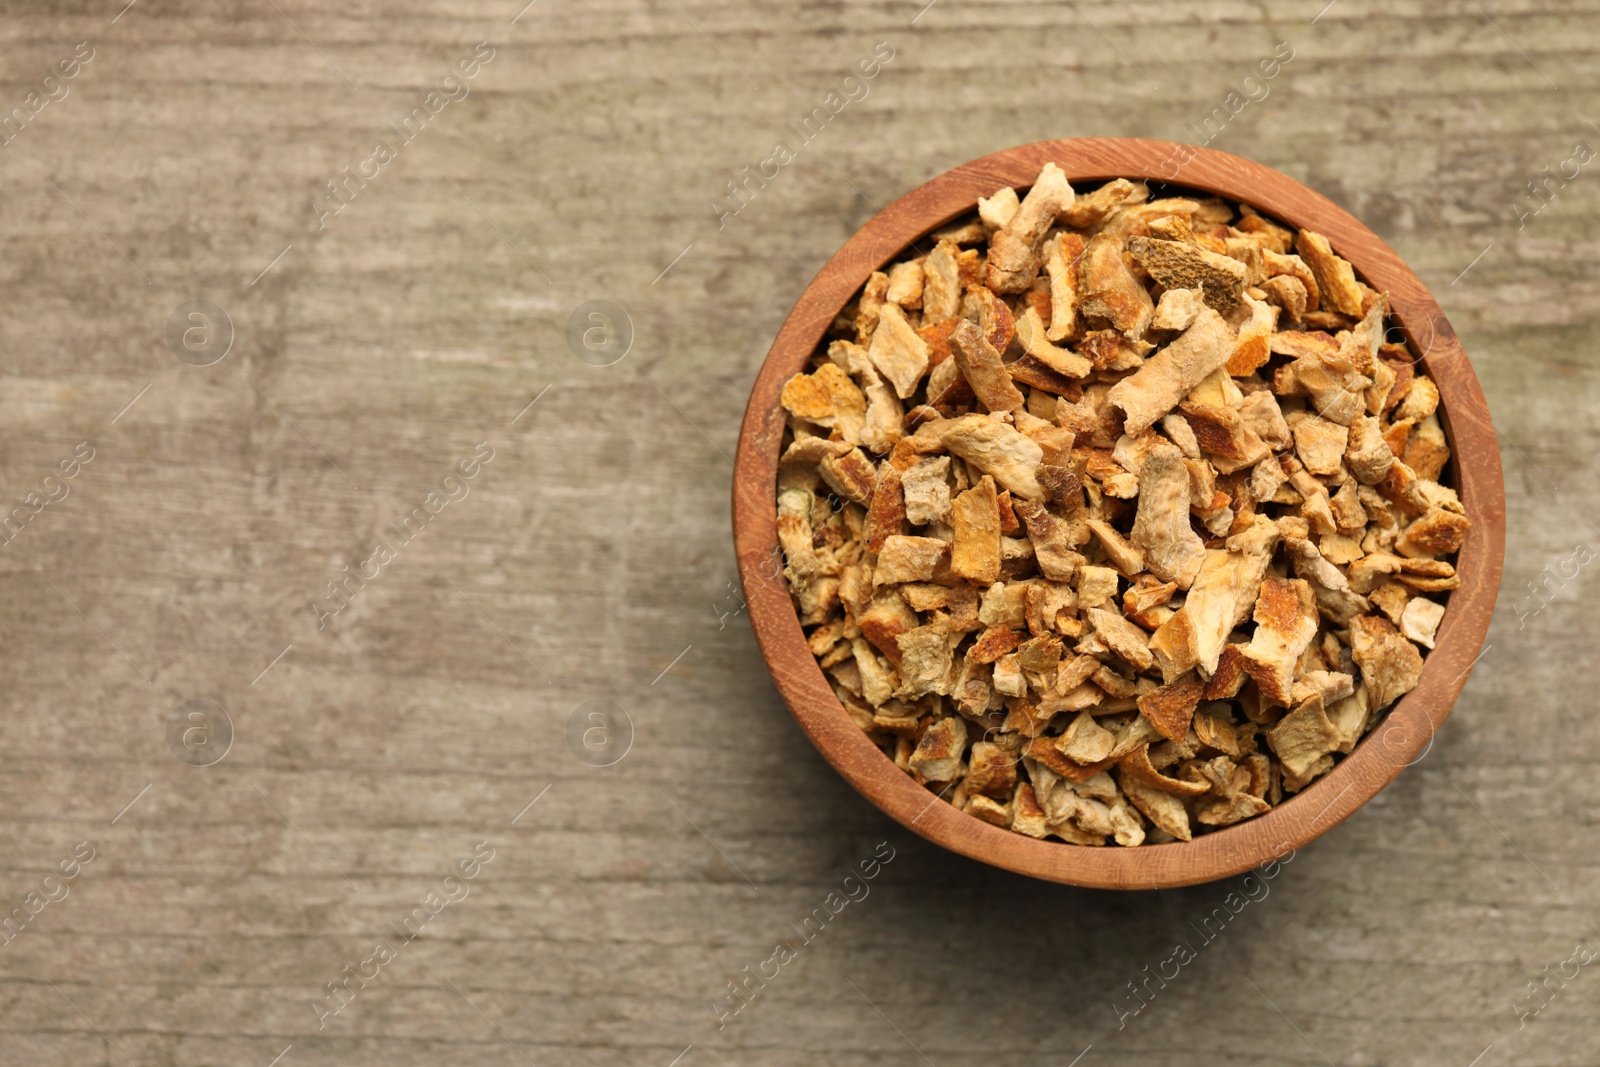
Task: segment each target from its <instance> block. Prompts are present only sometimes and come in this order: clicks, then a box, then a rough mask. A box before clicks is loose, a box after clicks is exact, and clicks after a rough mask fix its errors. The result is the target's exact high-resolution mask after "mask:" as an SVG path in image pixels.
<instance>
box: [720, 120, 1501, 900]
mask: <svg viewBox="0 0 1600 1067" xmlns="http://www.w3.org/2000/svg"><path fill="white" fill-rule="evenodd" d="M1046 162H1054V163H1056V164H1057V165H1058V166H1060V167H1061V169H1062V170H1063V171H1064V172H1065V174H1066V176H1067V178H1068V179H1069V180H1070V181H1072V182H1073V183H1074V184H1081V183H1089V182H1095V181H1103V180H1109V179H1112V178H1119V177H1120V178H1128V179H1130V180H1134V179H1144V180H1148V181H1152V182H1161V183H1164V184H1169V185H1176V186H1180V187H1183V188H1188V189H1196V190H1201V191H1204V192H1208V193H1212V194H1214V195H1217V196H1221V197H1224V198H1226V199H1228V200H1231V201H1234V202H1236V203H1240V202H1242V203H1248V204H1251V205H1253V206H1256V207H1257V208H1259V209H1260V210H1261V211H1262V212H1264V213H1265V214H1267V215H1269V216H1271V217H1273V218H1276V219H1279V220H1281V221H1283V222H1285V223H1288V224H1290V225H1292V226H1294V227H1296V228H1306V229H1311V230H1315V231H1317V232H1318V233H1321V234H1323V235H1324V236H1325V237H1327V238H1328V240H1329V242H1330V243H1331V244H1332V246H1333V248H1334V250H1335V251H1336V252H1337V253H1338V254H1339V255H1341V256H1342V257H1344V258H1345V259H1346V260H1348V261H1349V262H1350V263H1351V265H1352V266H1353V267H1354V268H1355V269H1356V271H1357V273H1358V274H1359V275H1360V276H1361V277H1362V278H1364V279H1365V280H1366V282H1367V283H1368V284H1369V285H1371V286H1372V287H1373V288H1375V289H1378V290H1380V291H1384V290H1387V291H1388V292H1389V295H1390V304H1391V306H1390V316H1391V321H1394V322H1398V323H1399V324H1400V326H1401V328H1402V331H1403V333H1404V334H1405V341H1406V345H1407V347H1408V348H1409V349H1410V351H1411V353H1412V355H1413V357H1414V358H1415V359H1417V360H1418V361H1420V362H1421V363H1422V364H1423V367H1424V369H1425V370H1426V371H1427V373H1428V375H1429V376H1430V377H1431V378H1432V379H1433V381H1434V382H1435V384H1436V385H1437V386H1438V387H1439V392H1440V405H1439V410H1440V421H1441V423H1442V425H1443V426H1444V430H1445V433H1446V435H1447V439H1448V440H1449V442H1450V445H1451V447H1452V456H1451V463H1452V464H1453V468H1454V471H1455V475H1456V488H1457V492H1458V493H1459V495H1460V497H1461V500H1462V503H1463V505H1464V506H1465V508H1466V511H1467V514H1468V515H1469V517H1471V518H1472V520H1473V522H1472V526H1471V527H1470V528H1469V530H1468V532H1467V537H1466V541H1465V543H1464V544H1463V545H1462V548H1461V551H1460V553H1459V555H1458V557H1457V563H1456V570H1457V574H1458V575H1459V576H1460V578H1461V586H1460V588H1458V589H1456V590H1454V591H1452V592H1451V594H1450V597H1449V601H1448V604H1447V610H1446V611H1445V615H1444V619H1443V622H1442V623H1441V625H1440V628H1439V632H1438V635H1437V637H1436V640H1435V647H1434V649H1433V650H1432V651H1431V652H1429V653H1427V655H1426V656H1425V658H1424V661H1423V669H1422V674H1421V676H1420V678H1419V680H1418V683H1417V686H1416V688H1414V689H1412V690H1411V692H1409V693H1407V694H1406V695H1405V696H1404V697H1402V698H1401V700H1400V702H1399V703H1398V704H1396V705H1395V706H1394V707H1393V708H1391V709H1390V710H1389V712H1388V713H1387V714H1386V715H1385V716H1384V718H1383V720H1382V722H1380V723H1379V724H1378V726H1377V727H1375V728H1374V729H1373V730H1372V731H1371V732H1370V733H1368V734H1367V735H1366V736H1365V737H1364V738H1363V739H1362V740H1361V742H1360V743H1359V744H1358V745H1357V746H1356V748H1355V750H1354V751H1353V752H1352V753H1351V754H1350V755H1348V756H1346V757H1345V758H1344V759H1342V760H1341V761H1340V762H1339V764H1338V765H1337V766H1336V767H1334V769H1333V770H1332V771H1330V772H1329V773H1328V774H1326V775H1324V776H1323V777H1322V778H1320V779H1318V780H1317V781H1316V782H1314V783H1312V784H1311V785H1310V786H1308V787H1307V788H1306V789H1304V790H1302V791H1301V792H1299V793H1297V794H1295V795H1294V796H1293V797H1291V798H1289V799H1287V800H1285V801H1283V802H1282V803H1280V804H1279V805H1278V806H1277V807H1276V808H1274V809H1272V810H1271V811H1269V812H1267V813H1266V814H1264V815H1261V816H1258V817H1256V818H1253V819H1247V820H1245V821H1243V822H1240V823H1237V824H1235V825H1233V826H1230V827H1225V828H1223V829H1220V830H1216V831H1213V832H1211V833H1207V834H1203V835H1198V836H1196V837H1195V838H1194V839H1193V840H1192V841H1188V842H1173V843H1167V844H1158V845H1140V846H1138V847H1136V848H1123V847H1119V846H1105V847H1099V848H1096V847H1092V846H1085V845H1072V844H1067V843H1065V842H1060V841H1051V840H1043V839H1035V838H1031V837H1027V836H1024V835H1022V834H1018V833H1014V832H1013V831H1011V830H1009V829H1004V828H1001V827H997V826H993V825H990V824H989V823H986V822H983V821H982V820H980V819H977V818H975V817H973V816H971V815H968V814H966V813H965V812H962V811H958V810H957V809H955V808H954V807H952V806H951V805H949V804H948V803H945V802H944V801H942V800H941V799H939V798H938V797H937V796H936V795H935V794H934V793H932V792H930V791H929V790H927V789H926V788H925V787H923V786H921V785H919V784H917V782H916V781H915V780H914V779H913V778H912V777H911V776H910V775H908V774H906V773H905V772H904V771H903V770H901V769H900V768H899V767H897V766H896V765H895V764H894V762H893V761H892V760H891V759H889V758H888V757H887V756H885V755H884V754H883V753H882V752H881V751H879V749H878V748H877V746H876V745H874V744H873V743H872V741H871V740H870V739H869V738H868V737H867V735H866V733H865V732H864V731H863V730H862V729H861V728H860V727H859V726H857V725H856V724H855V722H854V721H853V720H852V719H851V718H850V716H849V713H848V712H846V711H845V709H844V706H843V705H842V704H841V703H840V702H839V699H838V698H837V697H836V696H835V695H834V693H833V690H832V689H831V688H830V686H829V685H828V683H827V679H826V678H825V677H824V675H823V673H822V669H821V668H820V667H819V666H818V665H817V661H816V659H815V657H814V656H812V654H811V652H810V650H809V649H808V648H807V647H806V643H805V634H804V632H803V631H802V629H801V626H800V621H799V616H798V614H797V612H796V611H795V608H794V605H793V602H792V600H791V599H790V594H789V589H788V583H787V582H786V581H785V580H784V579H783V577H782V574H781V567H782V555H781V552H780V550H779V548H778V539H777V519H776V507H777V504H776V499H777V497H776V490H777V465H778V455H779V449H780V447H781V444H782V438H783V431H784V427H785V420H784V418H783V412H782V409H781V407H780V406H779V403H778V396H779V391H780V390H781V388H782V386H783V383H784V382H785V381H786V380H787V379H788V378H789V377H790V376H791V375H793V374H795V373H797V372H799V371H800V370H802V369H803V368H804V367H805V365H806V362H807V361H808V360H809V359H810V357H811V355H812V353H813V352H815V350H816V346H817V344H818V342H819V341H820V340H821V339H822V337H823V335H824V332H825V331H826V330H827V328H828V326H829V324H830V323H831V322H832V321H833V319H834V317H835V316H836V315H837V314H838V312H839V310H840V309H841V308H842V307H843V306H844V305H845V304H846V303H847V302H848V301H849V300H850V298H851V297H853V296H854V295H855V294H856V292H857V291H858V290H859V289H860V288H861V286H862V285H863V284H864V283H865V281H866V280H867V278H868V276H869V275H870V274H871V273H872V272H873V271H875V270H877V269H879V268H880V267H882V266H883V265H884V264H885V263H888V262H889V261H891V260H892V259H893V258H895V257H896V256H898V255H899V254H900V253H901V252H902V251H903V250H904V249H907V248H909V247H910V246H911V245H913V244H914V243H915V242H916V241H917V240H919V239H921V238H922V237H923V236H924V235H926V234H927V233H928V232H930V231H931V230H933V229H935V228H937V227H939V226H942V225H944V224H946V223H948V222H950V221H951V220H953V219H955V218H957V217H959V216H961V215H964V214H966V213H968V212H971V211H972V210H974V208H975V207H976V204H977V198H978V197H979V196H990V195H993V193H994V192H995V191H996V190H997V189H999V188H1000V187H1002V186H1006V185H1010V186H1013V187H1015V188H1018V189H1025V188H1027V187H1028V186H1031V185H1032V184H1033V182H1034V180H1035V178H1036V177H1037V175H1038V173H1039V169H1040V168H1041V167H1042V166H1043V165H1044V164H1045V163H1046ZM1169 171H1171V172H1172V173H1170V174H1169V173H1168V172H1169ZM1419 332H1420V333H1421V334H1423V335H1425V336H1426V343H1423V342H1422V341H1421V340H1420V339H1419V336H1418V335H1419ZM733 532H734V545H735V550H736V553H737V560H738V567H739V576H740V580H741V582H742V583H743V586H744V592H745V600H746V603H747V604H748V607H749V612H748V614H749V616H750V623H751V626H752V628H753V629H754V631H755V635H756V640H757V643H758V645H759V646H760V648H761V652H762V655H763V657H764V658H765V660H766V662H767V665H768V668H769V669H770V670H771V673H772V676H773V680H774V681H775V682H776V683H777V686H778V689H779V691H780V692H781V693H782V695H783V697H784V700H785V701H786V703H787V704H788V706H789V709H790V711H791V713H792V714H793V715H794V717H795V719H796V721H797V722H798V723H799V724H800V727H801V729H802V730H803V731H804V732H805V734H806V736H807V737H809V738H810V739H811V742H812V744H814V745H815V746H816V748H817V750H818V751H819V752H820V753H821V754H822V756H823V758H824V759H826V760H827V761H828V762H829V763H830V764H831V765H832V766H833V767H834V769H835V770H837V771H838V772H839V773H840V774H841V775H843V776H844V778H845V780H846V781H848V782H849V783H850V784H851V786H853V787H854V788H855V789H856V790H857V792H859V793H861V794H862V795H863V796H864V797H866V798H867V800H869V801H871V802H872V803H873V804H874V805H875V806H877V807H878V808H879V809H880V810H882V811H883V812H884V813H885V814H887V815H889V816H890V817H891V818H893V819H894V820H895V821H896V822H898V823H900V824H901V825H902V826H905V827H906V828H907V829H909V830H911V831H913V832H915V833H917V834H918V835H920V836H922V837H924V838H926V839H927V840H929V841H932V842H934V843H935V844H938V845H942V846H943V847H945V848H947V849H950V850H951V851H954V852H957V853H960V854H962V855H964V856H967V857H969V858H971V859H975V860H978V861H980V862H983V863H988V864H991V865H993V866H997V867H1001V868H1004V869H1006V870H1010V871H1014V872H1016V873H1018V874H1025V875H1029V876H1031V877H1035V878H1040V879H1045V880H1048V881H1053V882H1061V883H1066V884H1071V885H1079V886H1085V887H1091V888H1102V889H1156V888H1169V887H1176V886H1184V885H1193V884H1196V883H1200V882H1208V881H1214V880H1216V879H1219V878H1226V877H1229V876H1231V875H1236V874H1240V873H1242V872H1244V871H1247V870H1250V869H1251V868H1255V867H1259V866H1262V865H1263V864H1267V863H1270V862H1272V861H1273V860H1281V859H1283V858H1284V857H1287V856H1292V855H1293V853H1294V851H1295V850H1297V849H1299V848H1300V847H1302V846H1304V845H1305V844H1307V843H1308V842H1310V841H1312V840H1314V839H1315V838H1317V837H1319V836H1321V835H1322V834H1323V833H1326V832H1327V831H1328V830H1329V829H1331V828H1332V827H1334V826H1335V825H1337V824H1338V823H1340V822H1341V821H1343V820H1344V819H1345V818H1347V817H1348V816H1349V815H1351V814H1352V813H1353V812H1354V811H1355V810H1356V809H1357V808H1359V807H1360V806H1361V805H1363V804H1365V803H1366V802H1367V801H1368V800H1370V799H1371V798H1372V797H1373V796H1375V795H1376V794H1377V793H1378V792H1379V791H1380V790H1382V789H1383V788H1384V787H1385V786H1386V785H1388V784H1389V782H1391V781H1393V780H1394V778H1395V777H1396V776H1397V775H1398V774H1399V773H1400V772H1401V771H1402V770H1404V769H1405V768H1406V767H1407V766H1410V765H1411V764H1413V763H1416V762H1418V761H1419V760H1421V759H1422V758H1423V757H1424V756H1426V755H1427V753H1428V751H1430V750H1431V748H1432V744H1433V739H1434V735H1435V733H1436V732H1437V730H1438V728H1439V726H1440V725H1441V724H1442V723H1443V722H1444V720H1445V718H1446V716H1448V715H1449V713H1450V709H1451V706H1452V705H1453V703H1454V702H1455V699H1456V697H1457V696H1458V695H1459V694H1460V692H1461V689H1462V687H1463V686H1464V685H1465V684H1466V679H1467V676H1468V674H1469V673H1470V672H1471V670H1472V667H1473V666H1474V665H1475V664H1476V663H1477V659H1478V657H1479V649H1480V647H1481V646H1482V644H1483V639H1484V636H1485V634H1486V633H1487V631H1488V627H1489V622H1490V617H1491V615H1492V612H1493V609H1494V600H1495V596H1496V593H1497V592H1498V589H1499V584H1500V572H1501V567H1502V564H1503V561H1504V556H1505V489H1504V479H1503V475H1502V472H1501V467H1500V454H1499V448H1498V445H1497V443H1496V431H1495V429H1494V426H1493V424H1492V422H1491V420H1490V416H1489V411H1488V406H1487V403H1486V401H1485V399H1484V395H1483V390H1482V388H1481V386H1480V385H1479V383H1478V379H1477V376H1476V375H1475V374H1474V373H1473V370H1472V365H1471V363H1470V362H1469V361H1468V359H1467V355H1466V352H1465V351H1464V349H1463V348H1462V346H1461V343H1460V341H1459V339H1458V338H1457V336H1456V333H1455V331H1454V329H1452V328H1451V326H1450V323H1449V321H1448V320H1447V319H1446V318H1445V316H1444V313H1443V311H1442V310H1440V308H1439V305H1438V303H1437V302H1436V301H1435V300H1434V298H1433V296H1432V294H1430V293H1429V291H1428V289H1427V287H1426V286H1425V285H1424V284H1423V283H1422V280H1421V279H1420V278H1418V277H1417V275H1416V274H1415V273H1414V272H1412V270H1411V269H1410V268H1409V267H1407V266H1406V265H1405V264H1404V262H1402V261H1401V259H1400V257H1399V256H1398V255H1397V254H1396V253H1395V252H1394V251H1393V250H1392V249H1391V248H1390V247H1389V246H1388V245H1387V244H1386V243H1384V241H1383V240H1382V239H1381V238H1379V237H1378V236H1377V235H1376V234H1375V233H1373V232H1372V231H1371V230H1369V229H1368V228H1367V227H1366V226H1364V225H1363V224H1362V223H1361V222H1359V221H1358V220H1357V219H1356V218H1355V217H1354V216H1352V215H1351V214H1349V213H1348V212H1346V211H1345V210H1344V209H1343V208H1341V207H1339V206H1338V205H1337V204H1335V203H1333V201H1331V200H1329V199H1327V198H1326V197H1324V196H1322V195H1321V194H1320V193H1317V192H1315V191H1314V190H1312V189H1310V188H1308V187H1306V186H1305V185H1303V184H1301V183H1300V182H1298V181H1296V180H1295V179H1293V178H1291V177H1289V176H1288V175H1286V174H1283V173H1281V172H1279V171H1277V170H1274V169H1272V168H1270V167H1267V166H1264V165H1263V164H1260V163H1257V162H1254V161H1253V160H1249V159H1244V158H1241V157H1239V156H1235V155H1231V154H1228V153H1225V152H1219V151H1215V150H1213V149H1207V148H1198V147H1194V146H1190V145H1182V144H1175V143H1172V142H1167V141H1153V140H1145V139H1142V138H1122V137H1089V138H1074V139H1068V140H1056V141H1039V142H1035V143H1033V144H1027V145H1019V146H1017V147H1014V148H1008V149H1005V150H1003V151H1000V152H995V153H993V154H991V155H987V156H984V157H982V158H980V159H975V160H973V161H971V162H969V163H964V164H962V165H961V166H958V167H955V168H953V169H951V170H948V171H946V172H944V173H943V174H940V175H939V176H937V177H935V178H933V179H932V180H930V181H928V182H926V183H924V184H922V185H919V186H918V187H916V188H915V189H912V190H911V191H910V192H908V193H907V194H905V195H904V196H902V197H900V198H899V199H897V200H895V201H894V202H893V203H892V204H890V205H889V206H888V207H886V208H884V209H883V210H881V211H879V212H878V213H877V214H876V215H874V216H873V217H872V218H871V219H870V220H868V221H867V223H866V224H865V225H863V226H862V227H861V228H860V229H859V230H858V231H857V232H856V233H855V234H854V235H853V236H852V237H851V238H850V239H849V240H848V241H846V242H845V243H844V245H843V246H842V247H841V248H840V249H839V250H838V251H837V252H836V253H835V254H834V255H833V256H832V257H831V258H830V259H829V260H828V261H827V263H826V264H824V265H823V267H822V269H821V270H820V271H818V272H817V275H816V276H815V277H814V278H813V279H812V280H811V282H810V283H809V284H807V286H806V288H805V289H804V290H803V291H802V292H801V294H800V296H799V298H798V299H797V300H796V301H795V305H794V307H793V309H792V310H791V311H790V313H789V315H788V317H787V318H786V320H785V321H784V324H783V326H782V328H781V329H780V330H779V332H778V335H777V337H776V339H775V340H774V341H773V343H772V348H771V349H770V350H769V352H768V353H767V356H766V359H765V360H764V362H763V363H762V366H761V370H760V372H759V374H758V375H757V377H756V381H755V385H754V386H753V388H752V389H751V393H750V401H749V404H748V406H747V408H746V410H745V416H744V420H743V423H742V425H741V427H740V433H739V444H738V452H737V455H736V457H735V460H734V479H733Z"/></svg>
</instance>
